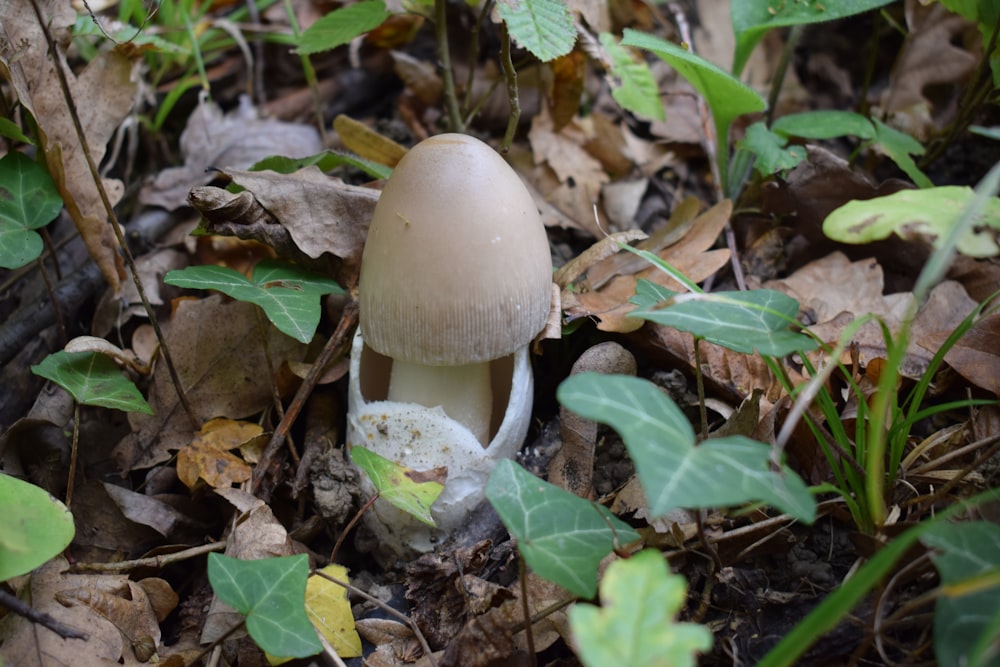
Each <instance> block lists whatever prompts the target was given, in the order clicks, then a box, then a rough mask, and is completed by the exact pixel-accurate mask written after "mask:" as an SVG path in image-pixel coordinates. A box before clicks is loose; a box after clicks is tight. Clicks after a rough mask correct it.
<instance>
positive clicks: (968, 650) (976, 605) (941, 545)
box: [922, 521, 1000, 667]
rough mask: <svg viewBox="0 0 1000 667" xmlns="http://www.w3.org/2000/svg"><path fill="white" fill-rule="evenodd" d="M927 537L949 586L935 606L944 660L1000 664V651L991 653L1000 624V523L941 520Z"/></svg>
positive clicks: (937, 644)
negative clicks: (998, 601)
mask: <svg viewBox="0 0 1000 667" xmlns="http://www.w3.org/2000/svg"><path fill="white" fill-rule="evenodd" d="M922 541H923V542H924V544H926V545H927V546H929V547H932V548H934V549H936V550H937V553H935V554H934V555H933V556H932V560H933V561H934V567H936V568H937V571H938V574H940V575H941V583H942V584H943V588H944V590H943V594H942V595H939V596H938V598H937V604H936V607H935V610H934V654H935V657H936V658H937V660H938V663H939V664H942V665H982V666H983V667H985V666H986V665H989V666H990V667H996V666H997V665H1000V656H998V655H996V654H995V652H994V654H993V655H992V656H989V655H988V653H987V650H988V649H989V647H990V643H991V642H993V641H995V640H996V637H997V634H996V632H997V629H998V628H1000V604H997V600H1000V526H997V525H996V524H993V523H989V522H987V521H969V522H964V523H937V524H935V525H934V526H932V527H931V528H930V529H929V530H928V531H927V532H926V533H924V536H923V538H922ZM994 651H995V648H994Z"/></svg>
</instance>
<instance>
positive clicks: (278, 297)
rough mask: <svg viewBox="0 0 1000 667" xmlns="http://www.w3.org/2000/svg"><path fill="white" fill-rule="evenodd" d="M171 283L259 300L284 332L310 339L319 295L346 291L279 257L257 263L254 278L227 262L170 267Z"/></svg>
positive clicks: (318, 310)
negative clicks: (212, 264)
mask: <svg viewBox="0 0 1000 667" xmlns="http://www.w3.org/2000/svg"><path fill="white" fill-rule="evenodd" d="M163 282H165V283H167V284H168V285H176V286H178V287H187V288H190V289H214V290H217V291H219V292H222V293H223V294H225V295H227V296H229V297H232V298H233V299H236V300H238V301H247V302H249V303H253V304H256V305H258V306H260V308H261V309H262V310H263V311H264V314H265V315H266V316H267V318H268V319H269V320H270V321H271V322H272V323H273V324H274V326H275V327H277V328H278V330H279V331H281V332H282V333H284V334H286V335H288V336H291V337H292V338H294V339H295V340H298V341H301V342H303V343H308V342H309V341H311V340H312V338H313V336H314V335H315V334H316V327H317V326H319V319H320V315H321V314H322V313H321V310H322V309H321V307H320V297H321V296H323V295H324V294H343V289H342V288H341V287H340V286H339V285H337V283H336V282H334V281H333V280H332V279H330V278H327V277H325V276H320V275H318V274H315V273H311V272H309V271H305V270H304V269H301V268H299V267H297V266H295V265H292V264H288V263H286V262H281V261H277V260H265V261H262V262H260V263H259V264H257V266H256V267H255V268H254V271H253V279H252V280H248V279H247V278H246V276H244V275H243V274H241V273H240V272H238V271H234V270H233V269H230V268H226V267H224V266H191V267H188V268H186V269H181V270H178V271H170V272H169V273H167V275H166V276H164V278H163Z"/></svg>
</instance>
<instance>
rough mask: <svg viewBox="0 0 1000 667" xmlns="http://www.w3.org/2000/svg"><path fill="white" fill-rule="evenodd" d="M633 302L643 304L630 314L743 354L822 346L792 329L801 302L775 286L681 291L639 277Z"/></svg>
mask: <svg viewBox="0 0 1000 667" xmlns="http://www.w3.org/2000/svg"><path fill="white" fill-rule="evenodd" d="M629 303H633V304H635V305H636V306H638V307H637V308H636V309H635V310H633V311H632V312H631V313H629V316H630V317H639V318H642V319H644V320H649V321H650V322H656V323H657V324H663V325H666V326H670V327H674V328H675V329H680V330H681V331H687V332H690V333H692V334H694V335H695V336H699V337H701V338H704V339H705V340H707V341H709V342H712V343H715V344H716V345H721V346H723V347H725V348H728V349H730V350H735V351H736V352H743V353H744V354H750V353H752V352H758V353H759V354H765V355H769V356H773V357H781V356H784V355H786V354H791V353H792V352H804V351H807V350H813V349H815V348H816V346H817V343H816V341H815V340H813V339H812V338H810V337H808V336H806V335H804V334H800V333H796V332H794V331H792V330H790V329H789V325H790V324H791V323H793V322H795V321H796V320H795V318H796V316H797V315H798V314H799V302H798V301H796V300H795V299H793V298H792V297H790V296H788V295H787V294H783V293H781V292H778V291H776V290H766V289H758V290H750V291H746V292H740V291H733V292H712V293H710V294H705V293H701V292H693V293H687V294H678V293H677V292H673V291H671V290H668V289H666V288H665V287H661V286H659V285H657V284H656V283H653V282H650V281H648V280H641V279H640V280H639V283H638V285H636V290H635V296H634V297H632V298H631V299H630V300H629Z"/></svg>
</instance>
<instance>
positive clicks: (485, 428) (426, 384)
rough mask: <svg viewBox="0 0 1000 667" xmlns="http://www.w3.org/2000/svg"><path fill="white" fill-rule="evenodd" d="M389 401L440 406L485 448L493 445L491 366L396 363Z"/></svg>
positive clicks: (390, 383)
mask: <svg viewBox="0 0 1000 667" xmlns="http://www.w3.org/2000/svg"><path fill="white" fill-rule="evenodd" d="M387 398H388V400H389V401H395V402H398V403H418V404H420V405H423V406H425V407H428V408H433V407H435V406H441V408H442V409H443V410H444V412H445V414H446V415H448V416H449V417H451V418H452V419H454V420H455V421H457V422H458V423H459V424H462V425H463V426H465V427H466V428H468V429H469V430H470V431H472V434H473V435H474V436H475V437H476V439H477V440H478V441H479V442H480V444H481V445H482V446H483V447H486V446H487V445H489V444H490V417H491V416H492V412H493V389H492V387H491V385H490V365H489V363H480V364H465V365H461V366H426V365H424V364H415V363H411V362H408V361H402V360H400V359H393V361H392V372H391V374H390V378H389V394H388V397H387Z"/></svg>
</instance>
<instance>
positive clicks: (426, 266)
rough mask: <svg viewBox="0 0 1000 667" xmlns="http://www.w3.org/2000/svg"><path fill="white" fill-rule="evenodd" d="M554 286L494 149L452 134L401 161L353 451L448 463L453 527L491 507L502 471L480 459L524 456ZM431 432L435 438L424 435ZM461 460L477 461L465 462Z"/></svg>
mask: <svg viewBox="0 0 1000 667" xmlns="http://www.w3.org/2000/svg"><path fill="white" fill-rule="evenodd" d="M551 282H552V262H551V256H550V253H549V245H548V238H547V236H546V233H545V228H544V226H543V225H542V222H541V218H540V216H539V214H538V209H537V207H536V206H535V203H534V200H533V199H532V197H531V194H530V193H529V192H528V190H527V189H526V188H525V186H524V184H523V183H522V182H521V180H520V178H519V177H518V175H517V174H516V173H515V172H514V170H513V169H511V168H510V166H508V165H507V163H506V162H505V161H504V160H503V159H502V158H501V157H500V156H499V155H498V154H497V153H496V152H495V151H494V150H493V149H492V148H490V147H489V146H487V145H486V144H485V143H483V142H481V141H479V140H478V139H475V138H473V137H470V136H466V135H462V134H443V135H438V136H434V137H431V138H429V139H426V140H424V141H422V142H420V143H419V144H417V145H416V146H414V147H413V148H412V149H411V150H410V151H409V152H408V153H407V154H406V156H404V157H403V159H402V160H401V161H400V162H399V164H398V165H397V166H396V169H395V171H394V172H393V174H392V176H391V177H390V178H389V180H388V182H387V183H386V185H385V188H384V190H383V191H382V195H381V197H380V198H379V202H378V205H377V206H376V208H375V212H374V214H373V217H372V222H371V226H370V228H369V231H368V240H367V242H366V244H365V249H364V254H363V256H362V260H361V275H360V278H359V284H358V291H359V303H358V305H359V321H360V327H359V332H358V335H357V336H358V337H357V339H356V341H355V349H354V352H353V354H352V373H351V389H350V393H349V399H350V402H351V405H350V407H349V414H350V419H349V424H348V443H349V444H351V445H353V444H361V445H363V446H365V447H368V448H370V449H373V450H374V451H376V452H377V453H379V454H381V455H382V456H386V457H387V458H392V459H395V460H397V461H398V462H400V463H403V464H405V465H408V466H410V467H417V468H419V467H420V466H418V465H415V464H414V460H417V461H418V462H419V463H420V464H422V465H424V466H425V467H437V466H442V465H444V466H447V467H448V482H447V483H446V484H445V491H444V492H443V493H442V497H441V498H439V501H438V503H436V504H435V507H434V508H432V512H433V513H434V514H435V519H436V520H437V519H442V520H443V523H444V524H453V523H455V522H456V520H457V521H458V522H459V523H460V518H458V519H456V517H460V515H464V512H467V511H468V510H471V509H472V506H471V505H470V506H468V507H465V505H468V503H469V502H471V501H474V500H476V501H477V500H481V499H482V488H481V487H482V485H483V483H485V478H486V477H488V475H489V469H491V468H492V465H491V464H489V465H484V464H483V462H484V461H486V462H488V461H490V460H496V459H498V458H501V457H510V456H513V455H514V453H516V451H517V449H518V448H519V447H520V445H521V441H523V439H524V436H525V434H526V431H527V424H528V421H529V420H530V411H531V393H532V381H531V372H530V364H529V362H528V355H527V346H528V344H529V343H530V342H531V340H532V339H533V338H534V336H535V335H536V334H537V333H538V332H539V331H540V330H541V329H542V328H543V326H544V325H545V321H546V319H547V317H548V312H549V301H550V294H551ZM400 406H403V407H400ZM512 409H513V410H514V411H515V412H516V414H511V411H512ZM415 415H420V416H419V417H415ZM415 418H416V419H418V420H419V419H424V418H431V419H445V420H447V421H448V422H451V423H449V424H446V425H440V424H439V425H437V426H431V425H428V424H422V425H421V424H417V423H416V422H414V421H413V420H414V419H415ZM385 419H390V421H391V420H392V419H397V421H396V422H395V423H394V424H391V425H390V424H387V423H386V422H385ZM376 422H378V424H376ZM441 429H444V430H443V431H442V430H441ZM389 431H394V433H388V432H389ZM431 432H434V433H436V434H437V438H438V439H430V438H426V437H425V438H421V437H420V436H421V435H426V433H431ZM445 433H447V434H448V435H447V436H445ZM500 436H502V439H503V442H497V441H498V440H500V439H501V438H500ZM441 438H444V440H442V439H441ZM456 438H458V439H460V440H463V441H466V442H467V443H468V446H466V445H462V444H457V443H456ZM458 450H461V451H463V452H464V456H466V457H467V458H469V457H471V458H475V459H478V460H477V461H456V460H455V459H454V457H453V456H452V454H454V453H455V451H458ZM470 471H473V472H472V473H470ZM460 480H464V481H460ZM476 485H478V487H479V488H478V489H477V488H475V487H476ZM458 487H461V488H458ZM456 495H460V496H463V498H466V500H463V501H462V502H461V503H458V502H454V501H455V500H456V498H455V496H456ZM439 505H440V506H441V507H440V508H439V507H438V506H439ZM459 505H462V507H458V506H459ZM438 523H439V524H441V523H442V521H440V520H439V521H438ZM443 527H446V526H443Z"/></svg>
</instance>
